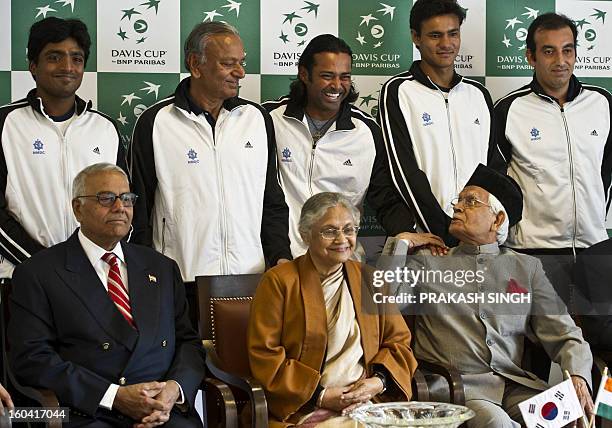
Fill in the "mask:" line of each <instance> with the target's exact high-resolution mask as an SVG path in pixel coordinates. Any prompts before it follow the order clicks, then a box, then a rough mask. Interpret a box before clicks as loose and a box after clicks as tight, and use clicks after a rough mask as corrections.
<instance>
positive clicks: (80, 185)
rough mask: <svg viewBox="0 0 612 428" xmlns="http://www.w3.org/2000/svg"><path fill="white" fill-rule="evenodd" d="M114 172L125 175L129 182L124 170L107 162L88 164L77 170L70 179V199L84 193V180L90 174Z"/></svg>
mask: <svg viewBox="0 0 612 428" xmlns="http://www.w3.org/2000/svg"><path fill="white" fill-rule="evenodd" d="M106 171H109V172H116V173H118V174H121V175H123V176H124V177H125V179H126V180H127V181H128V183H129V181H130V180H129V178H128V176H127V174H126V173H125V171H124V170H122V169H121V168H119V167H118V166H117V165H115V164H112V163H108V162H100V163H94V164H93V165H89V166H88V167H86V168H84V169H82V170H81V172H79V173H78V174H77V175H76V177H74V180H72V199H75V198H76V197H77V196H83V194H84V193H85V182H86V181H87V178H88V177H89V176H90V175H94V174H98V173H100V172H106Z"/></svg>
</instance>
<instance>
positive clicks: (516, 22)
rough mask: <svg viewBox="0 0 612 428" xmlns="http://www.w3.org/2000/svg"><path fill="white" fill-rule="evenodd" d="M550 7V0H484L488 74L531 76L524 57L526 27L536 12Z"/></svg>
mask: <svg viewBox="0 0 612 428" xmlns="http://www.w3.org/2000/svg"><path fill="white" fill-rule="evenodd" d="M553 10H554V2H553V1H550V0H529V1H526V0H523V1H514V2H504V3H503V4H500V3H499V2H497V1H495V0H487V11H486V13H487V42H486V44H487V59H486V63H487V70H486V74H487V75H488V76H531V75H532V73H533V68H532V67H531V66H530V65H529V63H528V61H527V58H526V57H525V51H526V49H527V30H528V28H529V25H530V24H531V23H532V22H533V20H534V19H536V18H537V17H538V16H539V15H540V14H542V13H544V12H548V11H553Z"/></svg>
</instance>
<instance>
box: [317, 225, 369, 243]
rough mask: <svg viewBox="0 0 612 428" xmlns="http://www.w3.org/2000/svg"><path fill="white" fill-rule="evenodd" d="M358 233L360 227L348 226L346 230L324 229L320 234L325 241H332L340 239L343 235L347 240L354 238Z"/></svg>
mask: <svg viewBox="0 0 612 428" xmlns="http://www.w3.org/2000/svg"><path fill="white" fill-rule="evenodd" d="M357 232H359V226H347V227H345V228H344V229H336V228H333V227H330V228H328V229H323V230H322V231H321V232H319V233H320V234H321V236H322V237H323V239H329V240H330V241H331V240H332V239H336V238H339V237H340V234H341V233H342V234H343V235H344V236H345V237H347V238H352V237H354V236H356V235H357Z"/></svg>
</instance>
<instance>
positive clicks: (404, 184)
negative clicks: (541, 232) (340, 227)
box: [370, 0, 495, 245]
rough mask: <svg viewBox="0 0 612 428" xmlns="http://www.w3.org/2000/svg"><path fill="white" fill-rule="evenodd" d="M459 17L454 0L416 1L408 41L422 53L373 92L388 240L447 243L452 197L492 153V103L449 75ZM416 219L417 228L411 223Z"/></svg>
mask: <svg viewBox="0 0 612 428" xmlns="http://www.w3.org/2000/svg"><path fill="white" fill-rule="evenodd" d="M464 19H465V11H464V10H463V9H462V8H461V7H460V6H459V5H458V4H457V2H456V1H455V0H419V1H417V2H416V3H415V4H414V6H413V7H412V10H411V12H410V28H411V31H412V41H413V42H414V44H415V46H416V47H417V49H419V52H420V54H421V60H420V61H415V62H414V63H413V64H412V66H411V67H410V70H409V71H407V72H404V73H401V74H398V75H396V76H394V77H392V78H391V79H389V80H388V81H387V82H386V83H385V84H384V85H383V88H382V90H381V92H380V99H379V104H378V107H379V115H378V121H379V124H380V126H381V128H382V131H383V137H384V142H385V149H386V150H385V152H384V153H380V154H379V155H384V156H385V158H386V159H385V162H380V165H381V166H383V167H384V168H386V169H387V170H388V171H389V173H388V175H389V176H390V177H391V180H390V181H389V182H387V183H382V182H381V183H376V185H374V184H375V183H373V186H372V187H371V190H370V193H371V194H373V195H374V196H376V194H377V193H378V192H382V191H384V190H385V189H389V188H390V189H393V190H394V192H393V197H390V198H384V199H381V198H374V199H375V200H379V201H380V203H378V204H374V205H375V206H374V208H375V209H376V214H377V218H378V220H379V222H380V223H381V224H382V226H383V227H384V228H385V230H386V232H387V234H389V235H398V234H399V237H402V235H401V234H402V233H403V232H412V231H414V229H415V228H416V229H417V230H418V231H419V232H429V233H432V234H435V235H438V236H440V237H441V238H443V239H444V241H445V242H446V243H447V244H448V245H454V244H456V243H457V240H456V239H455V238H454V237H453V236H451V235H450V234H448V226H449V224H450V221H451V217H452V215H453V210H452V206H451V204H450V202H451V201H452V200H453V198H455V197H456V196H457V195H458V194H459V192H460V191H461V189H462V188H463V186H464V185H465V183H466V182H467V180H468V179H469V178H470V176H471V174H472V172H473V171H474V169H475V168H476V166H477V165H478V164H479V163H483V164H486V163H487V157H488V154H489V152H493V151H494V148H495V144H494V140H493V132H492V116H493V103H492V101H491V96H490V95H489V92H488V91H487V90H486V89H485V87H484V86H483V85H481V84H480V83H478V82H476V81H475V80H471V79H467V78H465V77H463V76H460V75H459V74H457V72H455V68H454V66H455V57H456V56H457V54H458V53H459V48H460V47H461V29H460V27H461V24H462V23H463V20H464ZM415 220H416V224H415Z"/></svg>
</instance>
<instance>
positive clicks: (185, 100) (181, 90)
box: [174, 77, 246, 116]
mask: <svg viewBox="0 0 612 428" xmlns="http://www.w3.org/2000/svg"><path fill="white" fill-rule="evenodd" d="M190 86H191V77H187V78H186V79H183V80H181V82H180V83H179V84H178V86H177V87H176V90H175V91H174V105H175V106H176V107H178V108H180V109H181V110H184V111H185V112H187V113H193V114H194V115H196V116H198V115H199V114H201V113H203V112H204V110H203V109H202V108H201V107H200V106H198V105H197V104H196V103H195V101H194V100H193V99H192V98H191V96H190V95H189V87H190ZM244 104H246V102H245V101H244V100H242V99H241V98H239V97H232V98H228V99H227V100H225V101H223V108H224V109H226V110H227V111H231V110H233V109H235V108H236V107H239V106H241V105H244Z"/></svg>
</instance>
